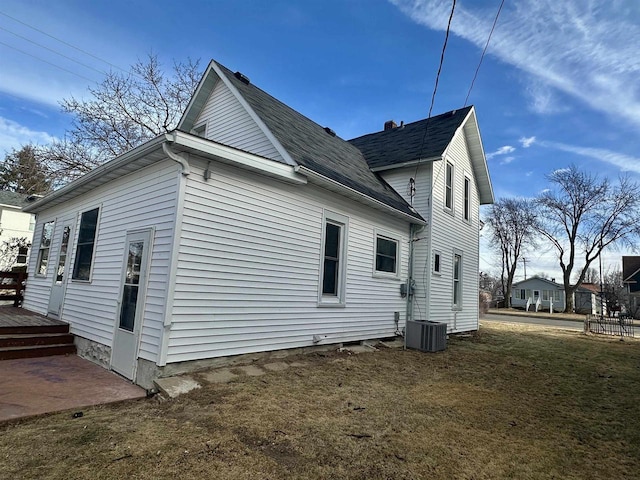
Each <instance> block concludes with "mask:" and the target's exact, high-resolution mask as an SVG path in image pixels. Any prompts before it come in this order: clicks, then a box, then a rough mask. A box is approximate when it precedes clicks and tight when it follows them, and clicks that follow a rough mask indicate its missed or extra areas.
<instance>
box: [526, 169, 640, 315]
mask: <svg viewBox="0 0 640 480" xmlns="http://www.w3.org/2000/svg"><path fill="white" fill-rule="evenodd" d="M548 179H549V181H550V182H551V184H552V188H551V189H550V190H547V191H545V192H544V193H542V194H541V195H540V196H539V197H538V199H537V204H538V205H539V207H540V218H541V224H540V227H539V231H540V233H541V234H542V235H543V236H544V237H546V238H547V239H548V240H549V241H550V242H551V244H552V245H553V246H554V247H555V249H556V251H557V253H558V259H559V262H560V268H561V269H562V276H563V283H564V291H565V297H566V301H565V311H566V312H572V311H573V309H574V304H573V294H574V292H575V291H576V289H577V288H578V287H579V286H580V284H581V283H582V282H583V280H584V278H585V275H586V274H587V270H588V269H589V266H590V265H591V263H592V262H593V261H594V260H595V259H597V258H598V255H600V252H602V250H603V249H604V248H607V247H608V246H610V245H615V244H621V243H624V244H627V245H629V246H632V244H631V240H632V238H633V237H634V236H636V235H638V233H640V208H639V207H640V187H639V186H638V184H637V183H635V182H632V181H631V180H630V179H629V177H624V176H623V177H620V179H619V181H618V183H617V184H616V185H612V184H611V183H610V182H609V180H608V179H606V178H604V179H599V178H598V176H597V175H594V174H590V173H587V172H583V171H580V170H578V168H577V167H576V166H575V165H572V166H570V167H569V168H562V169H559V170H556V171H554V172H553V173H551V174H550V175H548ZM576 263H579V264H580V265H582V266H581V267H578V269H577V271H576V277H577V281H576V283H575V284H573V285H572V284H571V275H572V273H573V271H574V268H576Z"/></svg>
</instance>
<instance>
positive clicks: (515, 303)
mask: <svg viewBox="0 0 640 480" xmlns="http://www.w3.org/2000/svg"><path fill="white" fill-rule="evenodd" d="M511 292H512V293H511V306H512V307H516V308H526V307H527V302H528V303H529V305H532V307H530V308H531V309H533V308H535V305H536V302H538V300H540V308H541V309H543V310H547V311H549V308H551V307H552V306H553V309H554V310H555V311H563V310H564V309H565V295H564V286H563V285H560V284H559V283H556V282H555V281H553V280H547V279H546V278H541V277H535V276H534V277H531V278H528V279H526V280H522V281H521V282H516V283H514V284H513V286H512V287H511Z"/></svg>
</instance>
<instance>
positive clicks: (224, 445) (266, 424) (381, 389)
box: [0, 324, 640, 479]
mask: <svg viewBox="0 0 640 480" xmlns="http://www.w3.org/2000/svg"><path fill="white" fill-rule="evenodd" d="M303 361H304V362H305V366H304V367H292V368H289V369H287V370H285V371H279V372H269V373H266V374H265V375H262V376H260V377H250V376H242V377H239V378H237V379H234V380H232V381H231V382H230V383H227V384H211V385H204V386H203V388H202V389H199V390H196V391H193V392H191V393H189V394H187V395H184V396H181V397H178V398H176V399H174V400H171V401H162V400H160V399H152V400H147V401H142V402H137V403H132V404H125V405H118V406H110V407H109V406H105V407H96V408H91V409H87V410H85V411H84V416H83V417H81V418H76V419H74V418H72V415H71V413H64V414H58V415H52V416H49V417H43V418H37V419H32V420H27V421H24V422H21V423H15V424H10V425H4V426H0V478H7V479H9V478H11V479H17V478H55V479H73V478H91V479H120V478H140V479H164V478H171V479H177V478H180V479H199V478H220V479H225V478H229V479H244V478H246V479H249V478H251V479H256V478H271V479H277V478H311V479H313V478H340V479H342V478H346V479H378V478H380V479H383V478H394V479H403V478H404V479H419V478H425V479H426V478H429V479H440V478H441V479H458V478H459V479H500V478H518V479H527V478H563V479H590V478H593V479H595V478H638V476H639V475H640V453H639V451H638V445H640V421H639V420H638V417H639V415H638V413H637V406H638V392H639V391H640V341H638V340H627V341H625V342H620V341H619V340H617V339H612V338H603V337H595V336H584V335H581V334H578V333H574V332H564V331H559V330H556V329H549V330H545V329H544V328H541V327H537V326H529V325H512V324H495V325H494V324H492V325H491V326H488V327H483V328H482V330H481V331H480V332H479V333H477V334H474V335H470V336H464V337H452V338H450V341H449V346H448V348H447V350H446V351H445V352H439V353H436V354H425V353H419V352H414V351H402V350H392V349H383V350H381V351H379V352H375V353H366V354H360V355H349V354H347V353H332V354H322V355H308V356H305V357H304V358H303Z"/></svg>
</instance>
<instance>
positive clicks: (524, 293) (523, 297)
mask: <svg viewBox="0 0 640 480" xmlns="http://www.w3.org/2000/svg"><path fill="white" fill-rule="evenodd" d="M526 299H527V291H526V290H525V289H524V288H521V289H520V300H526Z"/></svg>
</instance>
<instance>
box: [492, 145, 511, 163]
mask: <svg viewBox="0 0 640 480" xmlns="http://www.w3.org/2000/svg"><path fill="white" fill-rule="evenodd" d="M515 150H516V149H515V148H514V147H512V146H511V145H505V146H503V147H500V148H499V149H497V150H496V151H495V152H491V153H487V155H486V157H487V160H490V159H492V158H493V157H497V156H499V155H508V154H510V153H512V152H514V151H515Z"/></svg>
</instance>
